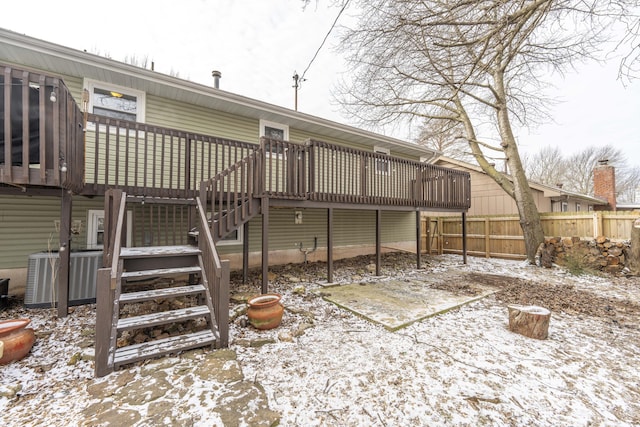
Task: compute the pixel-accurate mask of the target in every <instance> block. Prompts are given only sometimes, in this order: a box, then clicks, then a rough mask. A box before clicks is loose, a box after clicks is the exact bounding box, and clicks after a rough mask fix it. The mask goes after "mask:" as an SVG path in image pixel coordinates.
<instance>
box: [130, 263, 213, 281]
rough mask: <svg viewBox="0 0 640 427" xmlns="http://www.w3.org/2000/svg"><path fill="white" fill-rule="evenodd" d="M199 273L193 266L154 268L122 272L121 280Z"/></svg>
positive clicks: (197, 267)
mask: <svg viewBox="0 0 640 427" xmlns="http://www.w3.org/2000/svg"><path fill="white" fill-rule="evenodd" d="M200 271H201V269H200V266H198V265H194V266H191V267H173V268H154V269H152V270H137V271H124V272H123V273H122V278H123V279H141V278H145V277H154V276H175V275H181V274H191V273H199V272H200Z"/></svg>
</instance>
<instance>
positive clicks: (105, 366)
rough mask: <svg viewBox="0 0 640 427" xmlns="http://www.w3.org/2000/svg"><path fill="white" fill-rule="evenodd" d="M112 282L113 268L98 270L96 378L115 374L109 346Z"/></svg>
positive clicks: (113, 292) (111, 317) (113, 293)
mask: <svg viewBox="0 0 640 427" xmlns="http://www.w3.org/2000/svg"><path fill="white" fill-rule="evenodd" d="M110 282H111V268H100V269H98V277H97V278H96V338H95V340H96V353H95V374H96V377H103V376H105V375H107V374H110V373H111V372H113V364H110V363H109V353H110V351H109V345H110V343H111V326H112V322H113V302H114V299H115V290H113V289H111V286H110Z"/></svg>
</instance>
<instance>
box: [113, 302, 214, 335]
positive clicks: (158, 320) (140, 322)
mask: <svg viewBox="0 0 640 427" xmlns="http://www.w3.org/2000/svg"><path fill="white" fill-rule="evenodd" d="M204 315H213V313H211V312H210V311H209V308H208V307H207V306H206V305H198V306H194V307H187V308H180V309H177V310H167V311H161V312H158V313H150V314H143V315H141V316H134V317H126V318H124V319H119V320H118V326H117V328H118V331H123V330H127V329H137V328H148V327H151V326H156V325H164V324H167V323H172V322H180V321H184V320H189V319H193V318H194V317H200V316H204ZM212 317H213V316H212Z"/></svg>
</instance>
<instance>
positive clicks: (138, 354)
mask: <svg viewBox="0 0 640 427" xmlns="http://www.w3.org/2000/svg"><path fill="white" fill-rule="evenodd" d="M217 339H218V337H217V336H216V335H215V334H214V333H213V332H212V331H211V329H206V330H203V331H199V332H192V333H189V334H184V335H177V336H174V337H168V338H161V339H158V340H154V341H150V342H144V343H141V344H133V345H129V346H126V347H121V348H118V349H116V351H115V355H114V365H115V366H116V367H118V366H119V365H122V364H125V363H133V362H137V361H139V360H144V359H148V358H150V357H154V356H163V355H165V354H168V353H176V352H179V351H184V350H189V349H192V348H197V347H204V346H207V345H212V344H215V342H216V341H217Z"/></svg>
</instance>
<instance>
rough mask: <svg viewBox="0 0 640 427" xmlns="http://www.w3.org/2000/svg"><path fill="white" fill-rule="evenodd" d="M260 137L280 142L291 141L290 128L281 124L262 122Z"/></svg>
mask: <svg viewBox="0 0 640 427" xmlns="http://www.w3.org/2000/svg"><path fill="white" fill-rule="evenodd" d="M260 136H264V137H267V138H271V139H278V140H280V141H288V140H289V126H287V125H283V124H280V123H274V122H269V121H266V120H260Z"/></svg>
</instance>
